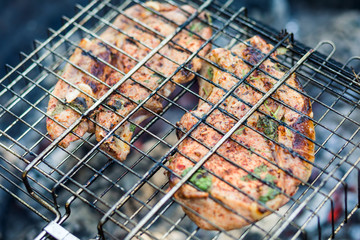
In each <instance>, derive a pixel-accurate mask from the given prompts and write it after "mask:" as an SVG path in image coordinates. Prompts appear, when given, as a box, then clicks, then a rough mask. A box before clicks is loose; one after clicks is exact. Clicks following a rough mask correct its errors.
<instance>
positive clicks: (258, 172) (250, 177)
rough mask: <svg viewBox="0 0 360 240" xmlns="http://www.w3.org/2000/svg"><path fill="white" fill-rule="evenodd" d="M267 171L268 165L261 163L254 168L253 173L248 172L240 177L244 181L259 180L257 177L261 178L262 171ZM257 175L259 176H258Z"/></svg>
mask: <svg viewBox="0 0 360 240" xmlns="http://www.w3.org/2000/svg"><path fill="white" fill-rule="evenodd" d="M266 171H267V166H266V165H265V164H261V165H260V166H258V167H256V168H254V172H253V175H254V176H253V175H251V174H248V175H246V176H244V177H242V178H240V179H241V180H243V181H246V182H247V181H251V180H257V178H260V175H261V173H263V172H266ZM256 177H257V178H256Z"/></svg>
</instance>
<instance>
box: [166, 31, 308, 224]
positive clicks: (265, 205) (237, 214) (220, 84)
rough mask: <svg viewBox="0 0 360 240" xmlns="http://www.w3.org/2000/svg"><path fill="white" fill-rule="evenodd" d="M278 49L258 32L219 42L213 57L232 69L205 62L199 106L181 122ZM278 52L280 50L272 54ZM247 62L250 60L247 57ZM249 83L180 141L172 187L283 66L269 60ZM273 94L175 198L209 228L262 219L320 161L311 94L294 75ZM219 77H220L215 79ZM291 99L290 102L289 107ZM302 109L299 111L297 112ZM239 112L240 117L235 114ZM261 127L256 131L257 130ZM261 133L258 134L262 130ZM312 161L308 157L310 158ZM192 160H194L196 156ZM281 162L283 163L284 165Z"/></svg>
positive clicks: (184, 122) (185, 124) (202, 111)
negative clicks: (229, 45) (225, 44)
mask: <svg viewBox="0 0 360 240" xmlns="http://www.w3.org/2000/svg"><path fill="white" fill-rule="evenodd" d="M272 48H273V46H271V45H270V44H267V43H266V42H265V41H264V40H263V39H261V38H260V37H258V36H255V37H252V38H251V39H249V40H248V41H246V44H244V43H241V44H239V45H237V46H235V47H234V48H233V49H232V50H231V51H230V50H226V49H221V48H219V49H214V50H212V51H211V52H210V53H209V54H208V55H207V58H208V59H209V60H210V61H212V62H214V63H216V64H218V66H220V67H222V68H224V69H226V70H227V71H226V72H225V71H222V70H220V69H218V68H216V67H214V66H212V65H210V64H206V65H204V66H203V68H202V70H201V74H202V75H203V76H205V77H206V78H207V79H209V80H211V81H210V82H207V81H205V80H201V81H200V83H199V85H200V95H201V96H202V97H203V98H204V99H206V102H205V101H200V102H199V105H198V108H197V109H196V110H195V111H192V112H189V113H186V114H185V115H184V116H183V117H182V118H181V120H180V122H179V123H178V125H179V127H180V128H181V129H183V130H184V131H189V129H190V128H191V127H192V126H194V124H196V123H197V122H198V121H199V119H200V118H202V117H205V116H206V114H207V113H208V112H209V110H210V108H211V104H216V103H218V102H219V101H220V99H221V98H222V97H223V95H224V94H225V91H227V90H229V89H230V88H231V87H232V86H234V85H235V84H236V83H237V82H238V81H239V80H238V79H237V78H235V77H234V76H232V74H235V75H236V76H237V77H239V78H243V77H244V76H245V75H246V74H247V73H248V72H249V71H250V69H251V66H250V64H248V63H252V64H256V63H258V62H259V61H260V60H261V59H262V58H263V57H264V54H266V53H269V51H270V50H271V49H272ZM272 57H273V58H276V53H275V54H273V55H272ZM245 61H246V62H248V63H245ZM260 69H262V70H263V71H264V72H262V71H260V70H255V71H254V72H253V73H252V74H251V75H250V76H249V77H248V78H247V79H246V82H244V83H242V84H240V85H239V87H237V88H236V90H235V92H234V95H232V96H230V97H227V98H226V99H225V101H224V102H222V103H221V105H220V106H219V107H220V108H221V109H222V110H225V111H226V112H227V113H229V114H232V115H233V116H230V115H229V114H226V113H225V112H224V111H220V110H219V109H215V110H214V111H213V112H212V113H211V114H209V116H207V117H206V123H207V124H204V123H201V124H200V125H199V126H198V127H196V128H195V129H194V131H193V132H192V133H191V137H187V138H185V139H184V141H183V142H182V143H181V144H180V145H179V147H178V152H176V153H175V155H173V156H171V157H170V158H169V162H170V163H169V168H170V170H171V171H169V173H168V174H169V178H170V187H173V186H174V185H175V184H176V183H177V182H178V181H179V179H180V177H181V176H184V175H185V174H186V173H187V172H188V171H189V169H191V167H192V166H194V164H195V162H197V161H199V160H200V159H201V158H202V157H203V156H204V155H205V154H206V153H207V152H208V150H209V148H211V147H213V146H214V145H215V144H216V143H217V142H218V141H219V140H220V139H221V138H222V136H223V134H224V133H226V132H228V131H229V130H230V129H231V128H232V127H233V126H234V124H235V123H236V118H238V119H240V118H241V117H243V116H244V115H245V114H246V112H247V111H248V110H249V109H250V107H251V106H252V105H254V104H255V103H256V102H257V101H258V100H259V99H260V98H261V97H262V95H263V93H261V91H262V92H267V91H268V90H269V89H270V88H271V87H272V86H273V85H274V83H275V82H276V80H275V79H274V78H272V77H270V76H269V75H271V76H274V77H276V78H278V79H280V78H281V77H282V76H283V75H284V71H283V67H282V66H280V65H279V64H275V63H274V62H272V61H271V60H269V59H267V60H265V61H264V63H263V64H261V65H260ZM286 83H287V85H288V86H291V87H292V88H294V89H297V90H298V91H299V92H298V91H296V90H294V89H291V88H290V87H288V86H286V85H283V86H281V87H280V88H279V89H278V90H277V91H276V92H275V93H274V94H273V95H272V97H273V98H275V99H277V100H279V102H278V101H274V100H272V99H268V100H267V101H266V102H265V103H264V104H263V105H262V106H261V107H260V110H261V111H262V112H263V113H261V112H260V111H258V112H255V113H254V114H252V115H251V116H250V118H248V120H247V126H245V125H242V126H241V127H239V128H238V129H237V130H236V131H235V132H234V134H232V136H231V139H227V140H226V141H225V142H224V143H223V144H222V145H221V146H220V148H219V149H218V150H217V151H216V153H215V154H213V155H212V156H211V157H210V158H209V159H208V160H207V161H206V162H205V163H204V165H203V166H202V168H201V169H199V170H198V171H197V172H196V173H195V174H194V175H192V176H191V178H190V179H189V180H190V182H191V183H192V184H189V183H187V184H184V185H183V186H181V188H180V189H179V190H178V191H177V192H176V193H175V195H174V197H175V198H176V199H177V200H178V201H180V202H181V203H183V205H184V206H183V209H184V211H185V212H186V214H187V215H188V216H189V217H190V218H191V219H192V220H193V221H194V222H195V223H196V224H197V225H198V226H199V227H200V228H203V229H209V230H212V229H225V230H231V229H236V228H241V227H243V226H246V225H248V224H250V223H252V222H254V221H256V220H259V219H261V218H263V217H265V216H267V215H268V214H270V213H271V212H272V211H275V210H277V209H278V208H279V207H281V206H282V205H284V204H285V203H286V202H287V201H288V200H289V196H293V195H294V194H295V192H296V191H297V189H298V186H299V184H300V183H302V182H306V181H307V180H308V178H309V176H310V174H311V169H312V165H311V162H313V161H314V144H313V142H312V141H311V140H314V139H315V132H314V126H313V122H312V121H311V120H310V119H309V118H311V117H312V109H311V105H310V101H309V99H308V98H306V97H304V96H303V95H302V94H301V91H302V88H301V86H300V83H299V82H298V80H297V77H296V75H295V74H292V75H291V76H290V77H289V78H288V79H287V81H286ZM214 84H217V86H215V85H214ZM285 105H287V106H289V107H290V108H291V109H290V108H289V107H285ZM295 110H296V111H298V112H300V113H301V114H299V113H297V112H296V111H295ZM234 116H235V117H236V118H235V117H234ZM257 131H258V132H257ZM259 132H260V133H262V134H260V133H259ZM302 158H304V159H306V160H307V161H306V160H304V159H302ZM190 159H191V160H190ZM279 167H280V168H281V169H280V168H279Z"/></svg>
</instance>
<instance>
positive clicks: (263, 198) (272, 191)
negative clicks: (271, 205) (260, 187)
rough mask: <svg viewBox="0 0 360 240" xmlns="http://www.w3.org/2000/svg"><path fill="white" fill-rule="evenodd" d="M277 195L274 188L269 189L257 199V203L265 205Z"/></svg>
mask: <svg viewBox="0 0 360 240" xmlns="http://www.w3.org/2000/svg"><path fill="white" fill-rule="evenodd" d="M279 194H280V191H279V190H277V189H274V188H269V190H268V192H267V193H266V194H265V195H262V196H260V197H259V201H260V202H262V203H264V204H265V203H266V202H267V201H270V200H273V199H274V198H275V197H276V196H277V195H279Z"/></svg>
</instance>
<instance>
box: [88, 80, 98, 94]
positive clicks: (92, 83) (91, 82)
mask: <svg viewBox="0 0 360 240" xmlns="http://www.w3.org/2000/svg"><path fill="white" fill-rule="evenodd" d="M85 83H86V84H87V85H88V86H89V87H90V88H91V90H92V91H93V93H97V91H98V90H99V89H98V86H97V84H96V83H94V82H93V81H91V80H89V79H86V80H85Z"/></svg>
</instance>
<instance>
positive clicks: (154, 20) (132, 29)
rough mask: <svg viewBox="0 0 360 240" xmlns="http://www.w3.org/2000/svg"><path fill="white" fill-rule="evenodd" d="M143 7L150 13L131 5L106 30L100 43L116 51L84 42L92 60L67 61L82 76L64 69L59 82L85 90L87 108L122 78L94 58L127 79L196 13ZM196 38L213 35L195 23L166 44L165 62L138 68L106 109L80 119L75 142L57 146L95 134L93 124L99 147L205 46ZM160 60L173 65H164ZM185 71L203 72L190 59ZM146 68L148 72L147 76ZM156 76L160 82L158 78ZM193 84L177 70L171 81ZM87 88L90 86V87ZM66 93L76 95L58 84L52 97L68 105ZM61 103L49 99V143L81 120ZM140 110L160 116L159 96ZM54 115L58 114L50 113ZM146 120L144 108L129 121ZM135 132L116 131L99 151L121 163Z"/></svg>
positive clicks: (78, 55) (169, 87)
mask: <svg viewBox="0 0 360 240" xmlns="http://www.w3.org/2000/svg"><path fill="white" fill-rule="evenodd" d="M146 5H147V6H148V7H150V8H152V9H153V10H154V11H149V10H147V9H146V8H144V7H142V6H141V5H134V6H132V7H130V8H129V9H127V10H126V11H125V14H124V15H120V16H118V17H117V18H116V19H115V21H114V22H113V25H114V26H115V28H111V27H109V28H108V29H106V30H105V31H104V32H103V33H102V34H101V39H103V40H104V42H105V43H111V44H112V46H114V47H110V46H107V45H106V44H104V42H101V43H100V42H97V40H92V41H86V42H89V45H91V46H89V47H88V48H84V46H82V45H79V46H80V47H83V48H84V49H85V50H87V51H89V52H91V53H92V54H91V56H89V55H90V54H87V53H86V52H84V51H81V50H80V49H76V50H75V52H74V54H73V55H72V57H71V58H70V61H71V62H72V63H74V64H75V65H77V66H79V67H80V68H81V69H82V70H77V69H76V68H73V67H72V66H70V65H67V66H66V68H65V70H64V73H63V75H62V77H63V78H64V79H66V80H67V81H69V82H75V83H74V85H76V86H77V87H79V88H80V89H81V90H83V88H84V89H86V90H89V91H88V92H89V95H90V96H92V97H93V99H90V100H91V101H90V100H89V102H87V104H86V107H87V108H88V107H89V106H91V105H92V104H93V102H94V101H96V99H98V98H100V97H101V96H103V94H104V93H105V92H106V91H107V90H108V89H109V87H111V86H113V85H114V84H116V83H117V82H118V81H119V80H120V79H121V78H122V74H120V73H119V72H118V71H116V70H114V69H113V68H111V67H109V66H107V65H106V64H104V63H103V62H101V61H99V60H98V59H96V57H98V58H101V59H103V60H104V61H105V62H107V63H109V64H111V65H112V66H114V67H115V68H117V69H119V70H121V71H122V72H124V73H125V74H126V73H128V72H129V71H130V70H131V69H132V68H133V67H134V66H135V65H136V64H137V62H138V61H141V60H142V59H143V58H144V57H145V56H146V55H147V54H148V53H149V52H150V51H151V50H152V49H153V48H155V47H157V46H158V45H159V44H160V42H161V41H162V40H163V36H165V37H167V36H169V35H171V34H173V33H174V32H175V29H176V27H177V25H180V24H183V23H184V22H185V21H186V20H187V18H188V17H189V16H190V15H189V14H191V13H194V12H195V9H194V8H192V7H190V6H188V5H184V6H182V9H183V10H185V11H187V12H188V13H185V12H184V11H183V10H181V9H179V8H177V7H175V6H172V5H170V4H165V3H164V4H162V3H158V2H147V3H146ZM155 12H158V13H159V14H160V15H162V16H164V17H165V18H167V19H169V20H171V21H173V22H170V21H168V20H166V19H165V18H162V17H161V16H159V15H157V14H156V13H155ZM129 17H131V18H134V19H136V20H137V21H139V22H141V23H142V24H144V25H146V26H148V27H149V28H150V29H154V30H155V31H157V32H158V33H159V35H156V34H155V33H154V32H152V31H149V30H148V29H146V28H145V27H143V26H141V24H139V23H136V22H135V21H134V20H132V19H130V18H129ZM199 18H200V19H203V20H205V19H206V17H205V14H204V13H202V14H200V16H199ZM188 30H190V31H188ZM194 32H196V34H198V35H199V36H200V37H201V38H203V39H207V38H209V37H210V36H211V34H212V31H211V28H210V27H209V26H206V25H205V24H204V23H201V22H200V21H199V20H195V21H193V23H191V24H190V26H189V27H188V28H187V29H184V30H182V31H181V32H179V33H178V34H177V35H176V36H175V37H174V38H173V39H172V42H170V43H168V44H166V45H165V46H164V47H163V48H162V49H161V50H160V51H159V53H160V54H162V55H163V56H162V55H160V54H159V53H157V54H155V55H154V56H153V57H152V58H151V59H150V60H149V61H148V62H147V63H146V64H145V66H143V67H141V68H140V69H139V70H138V71H136V72H135V73H134V74H133V75H132V77H131V79H129V80H127V81H125V82H124V83H123V84H122V85H121V86H120V87H119V88H118V89H117V93H114V94H113V95H112V96H111V97H110V98H109V99H107V100H106V103H105V104H104V105H102V106H101V107H99V108H98V109H97V110H96V111H95V112H94V113H93V114H92V116H91V117H90V118H88V119H85V118H84V119H83V120H82V122H81V123H80V124H79V125H78V126H77V127H76V128H75V130H74V132H75V133H76V134H77V135H78V136H75V135H74V134H69V135H67V136H66V137H65V138H64V139H63V140H62V141H61V142H60V145H62V146H64V147H67V146H68V145H69V143H70V142H72V141H75V140H77V139H78V138H79V137H81V136H82V135H83V134H84V133H86V132H93V131H94V126H93V125H94V124H93V122H96V126H95V135H96V139H97V140H98V141H100V140H102V139H103V138H104V137H105V136H106V135H107V134H108V132H109V131H110V130H113V129H114V128H115V127H117V125H118V124H119V123H120V122H121V121H122V120H123V118H124V117H125V116H126V115H128V114H129V113H130V112H131V111H132V110H133V109H134V108H135V107H136V106H137V104H139V103H141V102H142V101H144V100H145V99H146V98H147V97H148V96H149V95H150V93H151V91H154V90H155V89H157V88H158V86H159V85H160V84H161V83H162V82H163V81H164V80H165V78H164V77H169V76H170V75H171V74H172V73H173V72H174V71H175V70H176V69H177V68H178V67H179V66H180V65H181V64H183V63H184V61H185V60H186V59H187V58H188V57H189V56H190V54H191V52H192V51H196V50H198V49H199V48H200V46H201V45H202V44H203V43H204V40H203V39H201V38H200V37H198V36H196V35H195V34H194ZM124 33H125V34H124ZM83 41H85V40H83ZM83 41H82V42H83ZM175 43H176V44H175ZM101 49H102V50H103V51H105V52H106V53H107V54H108V55H107V57H106V58H105V57H103V56H102V55H101V54H97V53H98V52H101ZM209 50H210V45H208V46H206V47H205V48H203V50H202V51H201V52H200V53H199V54H200V55H201V56H205V54H206V53H208V52H209ZM164 56H166V57H168V58H169V59H171V60H168V59H166V58H165V57H164ZM75 59H76V61H75ZM187 67H188V68H189V69H191V70H193V71H198V70H200V68H201V60H200V59H198V58H194V59H193V60H192V61H191V62H190V63H189V64H188V65H187ZM149 68H151V70H150V69H149ZM88 69H89V71H88ZM91 69H96V74H95V73H94V75H95V76H97V77H98V79H99V80H100V82H96V81H93V79H91V78H90V77H89V76H88V73H87V72H91V71H90V70H91ZM83 70H85V71H86V72H84V71H83ZM156 71H157V72H158V73H161V74H162V75H163V76H161V75H160V74H158V73H156ZM193 78H194V74H193V73H191V72H190V71H187V70H185V69H181V70H180V71H179V72H178V73H177V74H175V75H174V76H173V77H172V81H174V82H176V83H186V82H188V81H190V80H192V79H193ZM86 79H91V81H86ZM88 82H89V83H91V85H90V84H88ZM101 82H102V84H101ZM104 83H106V84H104ZM99 85H101V86H99ZM81 86H83V88H81ZM94 86H95V88H96V89H97V91H98V93H95V92H94V89H93V88H92V87H94ZM69 89H72V91H75V90H73V89H74V88H72V87H71V86H69V84H67V83H65V82H64V81H62V80H61V79H60V80H59V82H58V83H57V85H56V87H55V90H54V92H53V95H54V96H56V97H57V98H59V99H65V100H66V98H67V96H68V95H69ZM174 89H175V84H174V83H172V82H170V81H168V82H167V83H166V84H165V85H164V86H162V88H161V89H160V90H159V91H158V93H159V94H161V95H162V96H163V97H168V96H169V95H170V94H171V93H172V92H173V90H174ZM90 90H91V91H90ZM84 91H85V90H84ZM85 92H86V91H85ZM77 93H78V95H76V98H79V97H83V95H82V94H84V93H83V92H81V91H78V92H77ZM86 93H87V92H86ZM74 96H75V95H74ZM50 103H51V105H50ZM64 103H69V102H68V101H64V102H63V103H61V102H59V100H58V99H56V98H55V97H51V98H50V102H49V107H48V114H49V115H50V116H51V117H52V118H53V119H50V118H48V120H47V129H48V132H49V134H50V137H51V138H52V139H55V138H56V137H58V136H60V134H61V133H62V132H64V130H65V128H64V127H68V126H70V125H71V124H72V123H73V122H74V121H75V120H76V119H77V118H79V117H80V113H79V112H77V111H75V109H72V108H69V107H68V105H69V104H65V105H64ZM70 105H71V104H70ZM144 106H145V107H146V108H148V109H150V110H152V111H154V112H159V111H161V109H162V98H161V97H160V96H159V95H154V96H152V97H151V98H150V99H148V100H147V101H146V102H145V103H144ZM54 109H60V110H59V111H54ZM65 113H66V114H65ZM67 115H71V117H68V116H67ZM149 116H151V113H150V112H149V111H146V110H145V108H142V109H140V110H138V111H137V112H136V113H135V114H133V115H132V116H131V118H130V119H131V120H132V121H134V122H135V123H136V124H140V123H141V122H142V121H143V120H144V119H146V118H148V117H149ZM94 119H95V121H94ZM54 120H56V122H55V121H54ZM61 125H63V126H61ZM133 131H134V125H132V124H130V123H129V122H125V123H124V124H123V125H122V126H120V127H117V129H116V130H115V134H114V135H111V136H108V137H107V138H106V139H105V140H104V142H103V143H102V144H101V148H102V149H103V150H104V151H106V152H108V153H109V154H110V155H112V156H114V157H116V158H118V159H119V160H124V159H125V158H126V156H127V154H128V153H129V150H130V147H129V145H128V144H127V143H126V142H128V141H130V139H131V137H132V134H133Z"/></svg>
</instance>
